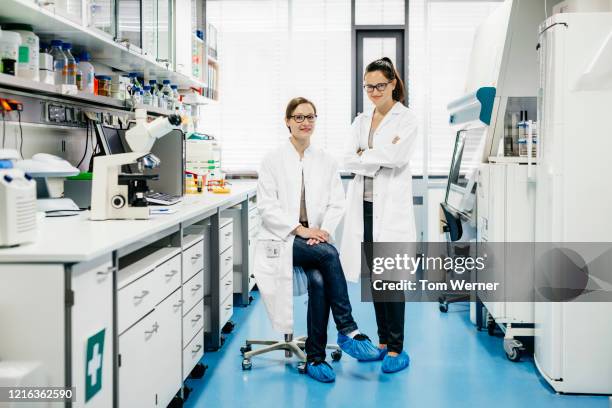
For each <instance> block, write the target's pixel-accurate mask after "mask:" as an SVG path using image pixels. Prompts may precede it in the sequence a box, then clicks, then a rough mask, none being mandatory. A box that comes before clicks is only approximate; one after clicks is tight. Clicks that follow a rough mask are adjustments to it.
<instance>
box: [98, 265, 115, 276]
mask: <svg viewBox="0 0 612 408" xmlns="http://www.w3.org/2000/svg"><path fill="white" fill-rule="evenodd" d="M114 270H115V267H114V266H109V267H108V268H106V270H105V271H98V272H96V275H98V276H108V275H110V274H111V273H113V271H114Z"/></svg>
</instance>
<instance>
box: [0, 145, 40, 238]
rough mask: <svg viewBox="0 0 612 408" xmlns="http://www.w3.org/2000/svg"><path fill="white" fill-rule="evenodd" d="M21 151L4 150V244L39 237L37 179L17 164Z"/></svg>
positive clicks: (0, 218) (0, 167) (0, 192)
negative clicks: (37, 231) (37, 228)
mask: <svg viewBox="0 0 612 408" xmlns="http://www.w3.org/2000/svg"><path fill="white" fill-rule="evenodd" d="M18 159H19V152H17V151H16V150H13V149H1V150H0V247H5V246H15V245H19V244H23V243H28V242H33V241H35V240H36V182H35V181H34V180H33V178H32V176H30V175H29V174H27V173H25V172H24V171H23V170H21V169H17V168H15V167H14V162H15V161H17V160H18Z"/></svg>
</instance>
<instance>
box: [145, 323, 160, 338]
mask: <svg viewBox="0 0 612 408" xmlns="http://www.w3.org/2000/svg"><path fill="white" fill-rule="evenodd" d="M157 329H159V324H157V322H155V323H154V324H153V327H152V328H151V330H146V331H145V334H147V335H149V336H151V335H152V334H153V333H157Z"/></svg>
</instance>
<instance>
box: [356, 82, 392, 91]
mask: <svg viewBox="0 0 612 408" xmlns="http://www.w3.org/2000/svg"><path fill="white" fill-rule="evenodd" d="M391 82H392V81H389V82H381V83H379V84H376V85H369V84H368V85H364V86H363V89H365V90H366V92H367V93H372V92H374V89H376V90H377V91H378V92H384V90H385V89H387V85H389V84H390V83H391Z"/></svg>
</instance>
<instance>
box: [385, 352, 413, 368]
mask: <svg viewBox="0 0 612 408" xmlns="http://www.w3.org/2000/svg"><path fill="white" fill-rule="evenodd" d="M408 365H410V357H408V354H406V352H405V351H402V352H401V353H399V354H398V355H397V356H395V357H392V356H390V355H389V354H387V355H386V356H385V358H384V359H383V362H382V367H381V369H382V372H383V373H396V372H398V371H401V370H403V369H404V368H406V367H408Z"/></svg>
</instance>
